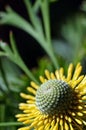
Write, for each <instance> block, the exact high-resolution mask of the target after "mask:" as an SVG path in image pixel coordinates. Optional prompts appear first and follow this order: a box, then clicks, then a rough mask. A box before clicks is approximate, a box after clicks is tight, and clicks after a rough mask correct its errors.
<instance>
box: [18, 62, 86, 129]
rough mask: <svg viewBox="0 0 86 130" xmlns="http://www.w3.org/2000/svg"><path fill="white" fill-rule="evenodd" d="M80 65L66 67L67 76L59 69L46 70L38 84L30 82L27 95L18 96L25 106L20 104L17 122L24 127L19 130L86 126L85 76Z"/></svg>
mask: <svg viewBox="0 0 86 130" xmlns="http://www.w3.org/2000/svg"><path fill="white" fill-rule="evenodd" d="M81 70H82V66H81V65H80V63H78V64H77V66H76V68H75V70H74V69H73V64H70V65H69V67H68V72H67V76H65V75H64V69H63V68H60V69H59V70H56V71H55V73H52V72H51V73H50V72H49V71H48V70H45V77H43V76H40V81H41V85H40V86H39V85H37V84H36V83H34V82H31V86H30V87H27V90H28V91H29V94H24V93H21V97H22V98H24V99H26V103H20V104H19V109H20V110H23V114H18V115H16V117H17V118H18V121H20V122H23V123H24V124H25V127H22V128H19V130H31V129H35V130H82V129H83V126H84V125H86V122H85V117H86V76H84V75H81V76H80V73H81Z"/></svg>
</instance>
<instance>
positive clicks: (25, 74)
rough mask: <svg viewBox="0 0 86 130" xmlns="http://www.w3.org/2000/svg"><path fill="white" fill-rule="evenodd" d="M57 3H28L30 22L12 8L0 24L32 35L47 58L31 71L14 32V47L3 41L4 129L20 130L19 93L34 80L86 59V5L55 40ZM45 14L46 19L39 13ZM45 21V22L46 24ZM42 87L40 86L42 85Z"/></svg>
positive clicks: (0, 93) (0, 96)
mask: <svg viewBox="0 0 86 130" xmlns="http://www.w3.org/2000/svg"><path fill="white" fill-rule="evenodd" d="M55 1H56V0H51V3H50V1H47V0H36V1H35V2H34V4H32V3H31V1H30V0H28V1H27V0H24V4H25V5H26V9H27V12H28V16H29V18H30V22H28V21H27V20H26V19H24V18H23V17H22V16H20V15H19V14H18V13H17V12H15V11H14V10H13V9H12V8H11V7H6V12H0V24H1V25H5V24H8V25H12V26H15V27H17V28H19V29H21V31H22V30H23V31H25V32H26V33H27V34H28V35H31V36H32V37H33V38H34V39H35V40H36V41H37V43H38V44H39V45H40V46H41V47H42V48H43V49H44V51H45V57H41V59H40V60H38V67H37V68H33V69H32V70H30V69H29V68H28V67H27V66H26V65H25V63H24V61H23V60H22V57H21V56H20V54H19V52H18V50H17V47H16V44H17V43H16V40H15V39H14V37H13V34H12V32H10V38H9V39H10V44H7V43H5V42H3V41H0V113H1V115H0V122H1V123H0V130H4V128H5V130H8V129H9V128H11V130H16V128H17V127H16V126H18V125H21V124H20V123H17V122H16V119H15V114H16V113H18V103H19V102H20V100H21V99H20V96H19V93H20V92H21V91H25V87H26V86H28V85H29V82H30V80H33V81H35V82H36V83H38V80H37V79H38V78H39V75H42V74H43V73H44V70H45V69H46V68H48V69H49V70H50V71H53V70H54V69H55V68H59V66H64V68H65V71H66V68H67V65H68V63H69V62H73V63H74V64H76V63H77V62H78V61H81V62H82V60H83V58H84V57H85V56H86V14H85V13H83V12H86V6H85V5H86V4H84V7H83V6H82V10H83V12H81V13H79V14H78V13H77V14H76V15H75V16H73V17H72V18H68V19H67V20H66V21H65V24H64V23H63V24H62V25H61V30H60V34H61V36H62V39H57V38H56V39H53V38H52V37H51V28H50V18H49V17H50V14H49V13H50V12H49V6H50V4H52V2H55ZM39 11H40V12H41V15H42V19H41V18H39V16H38V12H39ZM42 20H43V21H42ZM38 84H39V83H38Z"/></svg>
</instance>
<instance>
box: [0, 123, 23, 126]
mask: <svg viewBox="0 0 86 130" xmlns="http://www.w3.org/2000/svg"><path fill="white" fill-rule="evenodd" d="M19 125H22V123H19V122H2V123H0V127H2V126H3V127H6V126H19Z"/></svg>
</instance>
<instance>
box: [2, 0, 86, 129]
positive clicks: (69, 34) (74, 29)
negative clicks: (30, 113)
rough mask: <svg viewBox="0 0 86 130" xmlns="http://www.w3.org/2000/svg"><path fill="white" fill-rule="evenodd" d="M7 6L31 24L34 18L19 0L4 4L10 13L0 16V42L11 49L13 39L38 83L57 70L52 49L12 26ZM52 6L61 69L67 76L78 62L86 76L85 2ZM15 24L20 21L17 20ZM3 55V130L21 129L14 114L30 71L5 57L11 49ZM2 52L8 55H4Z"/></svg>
mask: <svg viewBox="0 0 86 130" xmlns="http://www.w3.org/2000/svg"><path fill="white" fill-rule="evenodd" d="M35 2H36V1H35V0H32V1H31V4H32V5H34V3H35ZM8 5H10V7H11V9H13V10H15V11H16V12H17V13H18V14H19V15H21V16H22V17H23V18H24V19H26V20H27V21H28V22H29V23H30V24H32V23H31V17H30V16H29V17H28V13H27V5H25V4H24V1H23V0H17V1H16V2H15V0H11V1H10V0H1V1H0V12H5V13H6V11H7V13H6V14H4V13H1V15H0V24H1V25H0V39H1V40H2V41H4V42H6V44H7V46H9V48H10V46H12V45H14V44H13V43H11V44H12V45H10V42H13V36H14V41H15V43H16V47H17V50H18V52H19V54H20V56H21V57H22V59H23V61H24V62H25V65H26V66H27V68H28V69H29V70H30V71H31V72H32V74H33V75H34V77H35V78H36V79H37V80H38V77H39V76H40V75H43V74H44V70H45V69H46V68H47V69H49V70H50V71H54V70H55V65H54V63H53V62H54V61H52V60H51V57H52V55H53V53H52V49H51V50H50V52H49V49H47V50H46V49H45V48H46V43H47V40H46V42H45V47H44V46H43V45H42V44H41V43H40V45H39V44H38V41H37V40H36V38H34V37H33V36H32V35H30V34H29V33H27V32H26V30H24V29H22V27H20V28H21V29H20V28H19V29H18V28H17V26H16V25H15V23H14V25H15V26H14V25H13V26H11V25H12V24H11V22H9V21H11V20H12V19H9V16H10V15H9V14H10V13H12V10H10V8H8V9H7V10H5V8H7V6H8ZM49 6H50V7H49V12H50V30H51V43H52V47H53V51H54V54H55V56H56V59H57V63H58V66H62V67H64V68H65V73H66V69H67V66H68V64H69V63H70V62H73V63H74V65H76V63H77V62H81V64H82V66H83V70H82V73H83V74H86V1H84V0H72V1H68V0H58V1H57V0H56V1H53V2H52V1H51V2H50V3H49ZM42 11H43V10H42ZM36 13H37V18H38V19H39V20H40V21H41V23H42V26H43V16H42V13H41V11H40V10H38V11H37V12H36ZM2 14H3V15H2ZM29 15H30V14H29ZM45 21H46V20H45ZM16 22H18V21H17V20H16ZM8 23H9V25H8ZM33 24H34V23H33ZM45 25H46V24H45ZM37 27H39V25H37ZM44 29H45V32H43V34H44V36H45V35H46V27H45V26H43V31H44ZM10 31H12V32H13V36H10V38H9V32H10ZM41 33H42V32H41ZM34 35H35V34H34ZM46 37H47V36H46ZM10 39H11V40H10ZM47 47H48V46H47ZM0 51H1V53H0V130H16V129H17V127H18V125H21V124H19V123H16V118H15V114H17V113H19V110H18V104H19V103H20V102H21V101H22V99H21V98H20V95H19V93H20V92H22V91H23V92H25V91H26V87H27V86H28V85H29V84H30V81H31V77H30V78H29V75H28V74H27V72H26V71H27V69H24V68H26V67H25V66H24V68H23V65H22V66H20V65H19V64H18V63H17V62H18V61H15V62H14V61H13V62H12V57H11V60H10V58H9V56H8V58H7V57H6V55H5V54H10V51H9V49H7V50H6V49H5V48H4V49H3V47H2V46H0ZM2 51H3V52H5V53H2ZM14 52H15V48H14ZM51 53H52V55H51ZM13 54H14V53H13ZM12 56H13V55H12ZM49 56H51V57H49ZM13 58H14V57H13ZM15 60H16V59H15ZM19 60H20V59H19ZM20 61H21V60H20ZM15 63H16V64H15ZM57 68H58V67H57ZM28 73H29V71H28Z"/></svg>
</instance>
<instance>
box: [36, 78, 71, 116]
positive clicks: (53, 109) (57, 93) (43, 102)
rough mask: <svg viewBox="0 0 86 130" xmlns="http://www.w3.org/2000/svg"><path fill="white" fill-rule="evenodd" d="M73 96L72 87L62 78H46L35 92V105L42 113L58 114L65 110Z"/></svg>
mask: <svg viewBox="0 0 86 130" xmlns="http://www.w3.org/2000/svg"><path fill="white" fill-rule="evenodd" d="M72 98H73V90H72V88H71V87H70V86H69V85H68V84H67V83H66V82H64V81H62V80H56V79H54V80H52V79H51V80H48V81H47V82H45V83H43V84H42V85H41V86H40V87H39V89H38V90H37V93H36V105H37V107H38V109H39V110H40V111H41V112H43V113H44V114H58V113H60V112H61V111H65V110H67V108H68V106H69V105H70V103H71V101H72Z"/></svg>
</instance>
